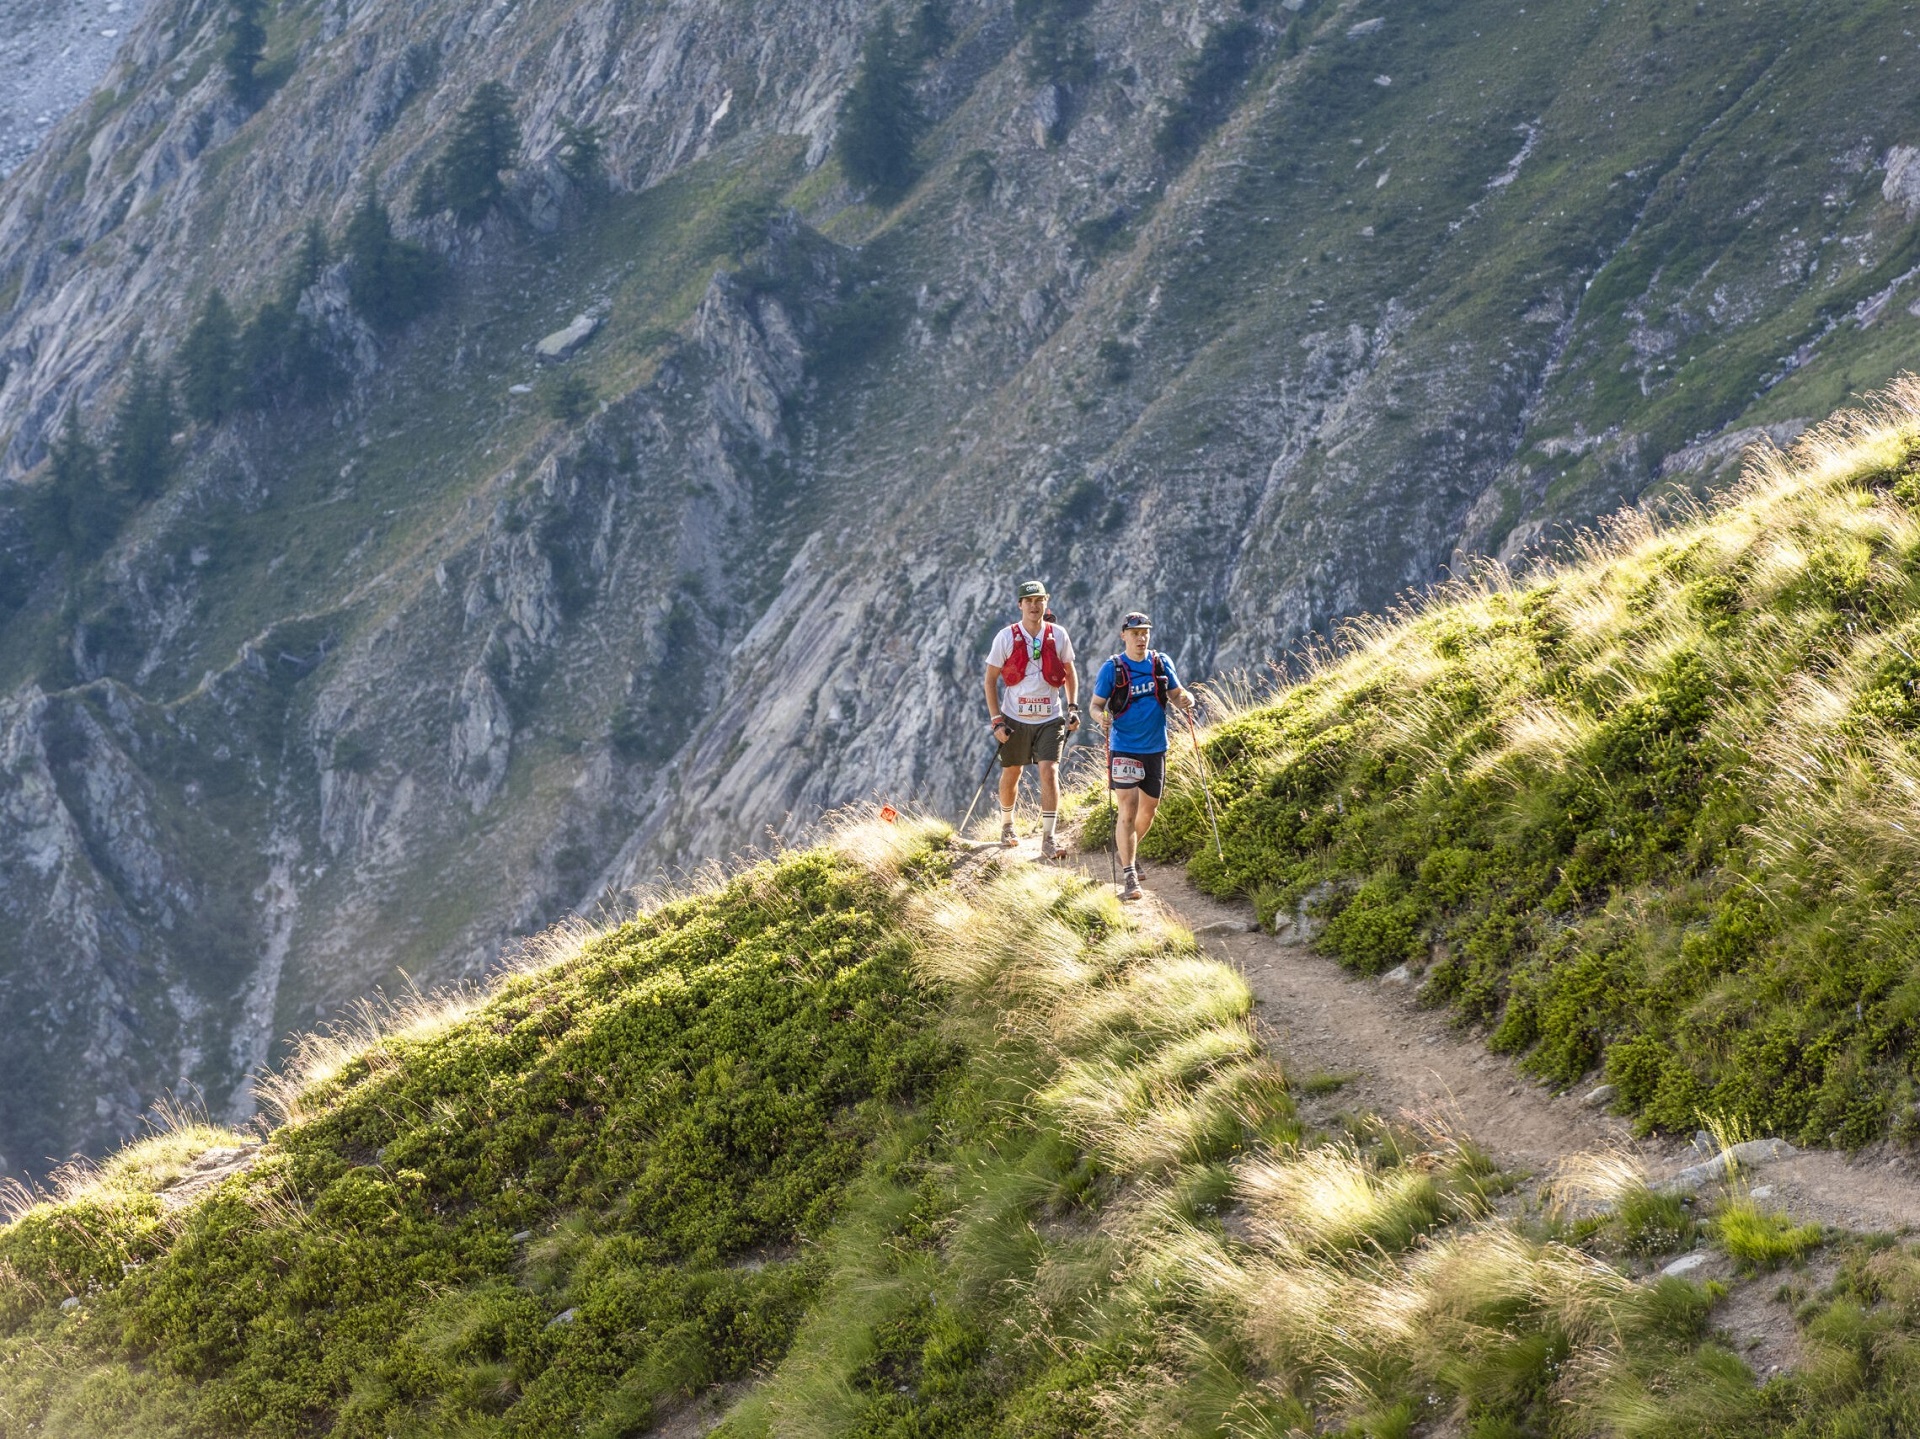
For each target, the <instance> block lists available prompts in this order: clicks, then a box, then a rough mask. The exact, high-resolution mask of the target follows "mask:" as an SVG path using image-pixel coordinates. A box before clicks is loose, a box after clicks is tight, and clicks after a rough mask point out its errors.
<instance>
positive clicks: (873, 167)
mask: <svg viewBox="0 0 1920 1439" xmlns="http://www.w3.org/2000/svg"><path fill="white" fill-rule="evenodd" d="M904 49H905V47H904V46H903V45H902V44H901V42H900V40H899V38H898V37H897V36H896V35H895V34H894V33H893V14H892V12H891V11H888V10H882V11H881V12H880V18H879V20H878V21H877V22H876V23H875V25H874V27H873V31H872V33H871V34H869V35H868V36H867V43H866V47H865V48H864V49H863V50H862V51H861V54H860V69H859V73H858V74H856V75H855V77H854V81H853V88H852V89H850V90H848V91H847V98H846V99H845V100H843V101H842V102H841V104H840V127H839V131H838V133H837V135H836V136H835V139H834V148H835V149H836V151H837V152H838V153H839V156H840V166H841V168H842V169H843V170H844V171H846V175H847V178H848V179H849V180H851V181H852V182H853V183H854V184H855V185H858V186H860V187H861V188H862V189H865V190H870V191H872V192H873V193H874V195H875V196H876V197H878V198H881V199H888V198H892V197H894V196H897V195H899V194H900V193H901V192H902V191H904V190H906V189H907V187H908V186H910V185H911V184H912V183H913V181H914V178H915V175H916V171H915V168H914V156H913V150H914V145H915V144H916V143H917V142H918V140H919V138H920V128H921V124H922V121H921V116H920V109H919V106H918V105H916V104H915V103H914V98H913V91H912V89H911V88H909V85H908V81H909V80H910V79H911V73H910V67H909V65H908V63H907V60H906V56H905V54H904V53H903V52H904Z"/></svg>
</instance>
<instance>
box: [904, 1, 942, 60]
mask: <svg viewBox="0 0 1920 1439" xmlns="http://www.w3.org/2000/svg"><path fill="white" fill-rule="evenodd" d="M952 39H953V22H952V21H951V20H949V19H948V18H947V5H946V0H920V8H919V9H918V10H916V11H914V12H913V24H912V25H910V26H909V27H908V29H907V49H908V51H909V52H910V53H911V54H912V56H913V59H914V60H915V62H919V61H922V60H927V59H930V58H931V57H933V56H935V55H938V54H939V53H940V52H941V51H942V50H944V49H946V48H947V44H948V42H949V41H951V40H952Z"/></svg>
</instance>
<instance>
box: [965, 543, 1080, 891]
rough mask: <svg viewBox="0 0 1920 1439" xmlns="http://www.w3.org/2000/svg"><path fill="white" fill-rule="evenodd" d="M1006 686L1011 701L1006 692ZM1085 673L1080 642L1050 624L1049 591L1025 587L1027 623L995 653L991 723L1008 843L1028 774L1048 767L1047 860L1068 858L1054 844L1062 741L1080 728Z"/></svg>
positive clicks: (990, 671) (1003, 635)
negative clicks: (1078, 660)
mask: <svg viewBox="0 0 1920 1439" xmlns="http://www.w3.org/2000/svg"><path fill="white" fill-rule="evenodd" d="M1003 688H1004V690H1005V697H1004V698H1002V695H1001V691H1002V689H1003ZM1079 693H1080V676H1079V674H1078V672H1077V671H1076V670H1075V669H1074V665H1073V641H1072V640H1070V639H1069V638H1068V637H1067V632H1066V631H1065V630H1064V629H1062V628H1061V627H1060V626H1059V625H1056V624H1054V623H1053V622H1051V621H1050V620H1048V619H1047V587H1046V586H1045V585H1043V584H1042V583H1040V581H1038V580H1028V581H1027V582H1026V583H1025V584H1023V585H1021V586H1020V621H1019V623H1018V624H1012V625H1008V626H1007V627H1006V628H1005V629H1002V630H1000V631H999V632H998V633H996V634H995V635H994V637H993V643H992V644H991V645H990V646H988V648H987V674H986V696H987V724H988V726H989V727H990V728H991V729H992V730H993V737H994V739H995V741H997V742H998V744H999V746H1000V843H1001V844H1003V845H1008V846H1012V845H1013V844H1016V843H1017V842H1018V841H1017V840H1016V839H1015V838H1014V833H1013V808H1014V800H1015V798H1016V796H1017V795H1018V794H1019V791H1020V771H1021V770H1022V769H1024V768H1025V767H1026V766H1028V765H1030V764H1037V765H1039V766H1040V820H1041V838H1040V858H1042V859H1052V858H1053V857H1054V856H1055V855H1057V854H1059V853H1061V850H1060V846H1059V845H1058V844H1057V843H1056V842H1055V839H1054V827H1055V825H1056V824H1058V822H1059V818H1060V777H1059V773H1058V770H1059V763H1060V742H1061V740H1062V739H1063V738H1064V737H1065V736H1066V735H1067V734H1069V733H1071V732H1072V731H1074V730H1077V729H1079V728H1080V706H1079V705H1078V704H1077V703H1076V702H1075V700H1076V698H1077V696H1078V695H1079Z"/></svg>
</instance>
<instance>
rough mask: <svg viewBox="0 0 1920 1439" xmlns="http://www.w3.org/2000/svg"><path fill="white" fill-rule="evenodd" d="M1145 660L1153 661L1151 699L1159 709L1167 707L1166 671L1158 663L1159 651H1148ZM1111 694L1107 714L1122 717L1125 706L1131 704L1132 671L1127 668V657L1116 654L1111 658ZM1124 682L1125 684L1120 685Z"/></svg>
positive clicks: (1108, 697)
mask: <svg viewBox="0 0 1920 1439" xmlns="http://www.w3.org/2000/svg"><path fill="white" fill-rule="evenodd" d="M1147 658H1148V659H1150V660H1152V661H1153V697H1154V699H1155V700H1157V701H1158V702H1159V705H1160V708H1161V709H1165V708H1166V707H1167V671H1166V667H1165V666H1164V665H1163V664H1162V663H1161V662H1160V651H1159V650H1148V651H1147ZM1112 663H1113V693H1112V694H1110V695H1108V696H1107V713H1108V714H1110V715H1123V714H1125V713H1126V712H1127V706H1128V705H1130V704H1132V703H1133V671H1132V670H1131V669H1129V668H1128V667H1127V657H1126V656H1125V655H1124V654H1117V655H1115V656H1114V657H1113V661H1112ZM1122 680H1124V681H1125V683H1124V684H1123V683H1121V681H1122Z"/></svg>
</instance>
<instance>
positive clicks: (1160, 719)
mask: <svg viewBox="0 0 1920 1439" xmlns="http://www.w3.org/2000/svg"><path fill="white" fill-rule="evenodd" d="M1114 660H1118V661H1119V662H1120V664H1121V665H1122V666H1124V667H1125V669H1126V671H1127V693H1128V694H1129V695H1131V696H1132V698H1131V699H1129V700H1128V701H1127V708H1126V710H1125V712H1124V713H1121V714H1117V715H1115V716H1114V717H1113V730H1112V741H1111V743H1112V745H1113V747H1114V749H1116V750H1118V751H1119V752H1120V753H1121V754H1164V753H1165V752H1166V748H1167V711H1166V707H1165V706H1164V705H1162V704H1161V703H1160V701H1159V700H1157V699H1155V698H1154V696H1153V651H1152V650H1148V651H1147V657H1146V658H1145V659H1143V660H1141V661H1140V662H1139V663H1138V664H1136V663H1134V662H1133V661H1132V660H1130V659H1128V658H1127V657H1126V656H1125V655H1115V656H1114V657H1113V659H1110V660H1108V661H1107V662H1106V663H1105V664H1103V665H1101V666H1100V674H1099V677H1098V678H1096V679H1095V680H1094V682H1093V692H1094V693H1095V694H1096V695H1098V696H1100V698H1101V699H1108V698H1110V697H1111V696H1112V694H1113V687H1114V683H1115V681H1116V680H1117V679H1118V677H1119V676H1118V674H1117V673H1116V671H1115V669H1114ZM1160 672H1161V673H1162V674H1163V675H1165V676H1166V677H1167V693H1168V694H1172V693H1173V692H1174V691H1175V690H1177V689H1179V688H1180V676H1179V675H1177V674H1175V673H1174V672H1173V661H1172V660H1170V659H1168V658H1167V657H1166V656H1165V655H1161V656H1160Z"/></svg>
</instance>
